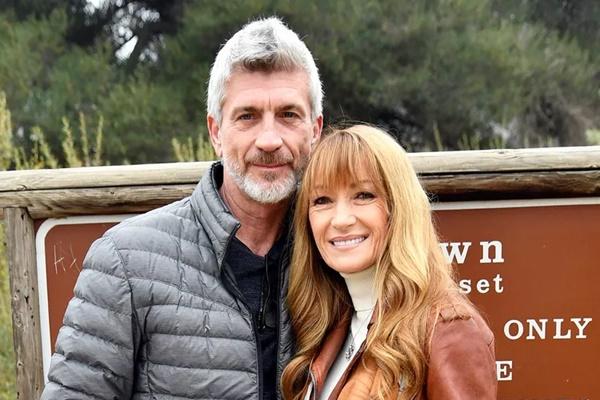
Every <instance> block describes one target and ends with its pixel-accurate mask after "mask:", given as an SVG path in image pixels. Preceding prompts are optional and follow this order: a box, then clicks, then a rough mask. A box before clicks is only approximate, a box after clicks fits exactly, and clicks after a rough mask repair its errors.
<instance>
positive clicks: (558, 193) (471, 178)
mask: <svg viewBox="0 0 600 400" xmlns="http://www.w3.org/2000/svg"><path fill="white" fill-rule="evenodd" d="M420 179H421V182H422V184H423V186H424V187H425V189H426V190H427V191H428V192H429V193H431V194H432V195H434V198H436V199H439V200H444V201H456V200H493V199H498V200H499V199H524V198H544V197H548V198H550V197H588V196H600V170H597V171H585V172H580V171H547V172H537V173H531V172H513V173H482V174H438V175H422V176H421V177H420Z"/></svg>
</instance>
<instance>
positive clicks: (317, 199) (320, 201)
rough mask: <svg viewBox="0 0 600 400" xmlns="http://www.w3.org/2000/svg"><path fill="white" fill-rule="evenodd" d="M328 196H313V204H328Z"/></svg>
mask: <svg viewBox="0 0 600 400" xmlns="http://www.w3.org/2000/svg"><path fill="white" fill-rule="evenodd" d="M329 201H330V200H329V197H325V196H320V197H315V199H314V200H313V201H312V203H313V205H314V206H320V205H323V204H328V203H329Z"/></svg>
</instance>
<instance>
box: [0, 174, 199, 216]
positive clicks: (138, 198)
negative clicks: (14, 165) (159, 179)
mask: <svg viewBox="0 0 600 400" xmlns="http://www.w3.org/2000/svg"><path fill="white" fill-rule="evenodd" d="M195 187H196V184H195V183H194V184H182V185H156V186H131V187H108V188H90V189H87V188H86V189H67V190H34V191H25V192H23V191H20V192H7V193H3V194H0V207H26V208H27V210H28V211H29V213H30V215H31V216H32V218H34V219H39V218H49V217H63V216H68V215H96V214H115V213H117V214H120V213H135V212H144V211H148V210H151V209H154V208H158V207H160V206H163V205H165V204H168V203H171V202H173V201H176V200H179V199H182V198H184V197H186V196H189V195H190V194H191V193H192V191H193V190H194V188H195Z"/></svg>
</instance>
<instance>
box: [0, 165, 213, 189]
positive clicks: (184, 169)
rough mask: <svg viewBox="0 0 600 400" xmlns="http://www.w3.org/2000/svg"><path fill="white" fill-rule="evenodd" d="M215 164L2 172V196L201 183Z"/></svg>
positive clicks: (0, 185) (0, 182) (120, 166)
mask: <svg viewBox="0 0 600 400" xmlns="http://www.w3.org/2000/svg"><path fill="white" fill-rule="evenodd" d="M210 164H212V162H208V161H201V162H190V163H165V164H140V165H118V166H105V167H85V168H58V169H40V170H23V171H4V172H0V176H1V177H2V178H1V179H0V192H7V191H17V190H21V191H28V190H46V189H70V188H82V187H89V188H92V187H107V186H131V185H165V184H180V183H197V182H198V181H199V180H200V177H201V176H202V174H203V173H204V171H206V170H207V169H208V167H209V166H210Z"/></svg>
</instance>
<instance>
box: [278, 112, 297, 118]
mask: <svg viewBox="0 0 600 400" xmlns="http://www.w3.org/2000/svg"><path fill="white" fill-rule="evenodd" d="M281 116H282V117H283V118H296V117H297V116H298V114H296V113H295V112H293V111H284V112H282V113H281Z"/></svg>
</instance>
